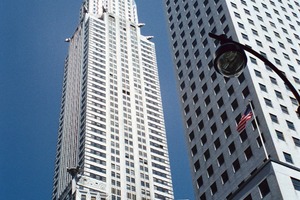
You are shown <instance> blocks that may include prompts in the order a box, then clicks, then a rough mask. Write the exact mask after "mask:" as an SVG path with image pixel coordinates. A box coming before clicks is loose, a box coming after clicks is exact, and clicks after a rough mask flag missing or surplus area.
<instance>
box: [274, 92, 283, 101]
mask: <svg viewBox="0 0 300 200" xmlns="http://www.w3.org/2000/svg"><path fill="white" fill-rule="evenodd" d="M275 94H276V96H277V98H279V99H283V97H282V94H281V92H279V91H277V90H275Z"/></svg>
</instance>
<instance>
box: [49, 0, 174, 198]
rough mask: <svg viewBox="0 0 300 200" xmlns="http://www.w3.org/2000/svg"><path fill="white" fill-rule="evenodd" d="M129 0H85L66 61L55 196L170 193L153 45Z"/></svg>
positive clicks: (161, 195) (163, 195) (158, 195)
mask: <svg viewBox="0 0 300 200" xmlns="http://www.w3.org/2000/svg"><path fill="white" fill-rule="evenodd" d="M142 25H143V24H141V23H138V16H137V10H136V4H135V2H134V0H93V1H90V0H85V1H83V4H82V7H81V11H80V19H79V25H78V27H77V29H76V30H75V32H74V34H73V36H72V37H71V38H69V39H67V40H66V41H67V42H69V44H70V47H69V53H68V56H67V58H66V60H65V68H64V79H63V91H62V102H61V112H60V121H59V122H60V123H59V131H58V143H57V154H56V161H55V174H54V185H53V194H52V199H53V200H66V199H80V200H83V199H87V200H100V199H101V200H102V199H111V200H120V199H122V200H123V199H133V200H134V199H136V200H140V199H141V200H152V199H173V188H172V181H171V173H170V165H169V156H168V151H167V142H166V133H165V125H164V119H163V112H162V102H161V96H160V86H159V79H158V70H157V64H156V54H155V46H154V44H153V43H152V42H150V41H149V39H150V37H147V36H143V35H141V32H140V27H141V26H142Z"/></svg>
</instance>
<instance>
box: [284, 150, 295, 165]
mask: <svg viewBox="0 0 300 200" xmlns="http://www.w3.org/2000/svg"><path fill="white" fill-rule="evenodd" d="M283 156H284V158H285V161H286V162H288V163H291V164H293V163H294V162H293V159H292V156H291V154H289V153H286V152H283Z"/></svg>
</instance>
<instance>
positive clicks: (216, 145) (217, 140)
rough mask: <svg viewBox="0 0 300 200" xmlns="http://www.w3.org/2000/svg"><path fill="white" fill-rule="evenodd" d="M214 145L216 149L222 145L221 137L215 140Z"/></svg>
mask: <svg viewBox="0 0 300 200" xmlns="http://www.w3.org/2000/svg"><path fill="white" fill-rule="evenodd" d="M214 146H215V149H216V150H217V149H218V148H219V147H220V146H221V142H220V139H219V138H217V139H216V140H215V141H214Z"/></svg>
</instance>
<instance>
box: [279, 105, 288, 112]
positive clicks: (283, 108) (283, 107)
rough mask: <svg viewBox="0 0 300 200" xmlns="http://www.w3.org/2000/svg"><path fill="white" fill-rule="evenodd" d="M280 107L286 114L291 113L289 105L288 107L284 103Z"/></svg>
mask: <svg viewBox="0 0 300 200" xmlns="http://www.w3.org/2000/svg"><path fill="white" fill-rule="evenodd" d="M280 108H281V111H282V112H283V113H285V114H289V111H288V109H287V107H286V106H284V105H280Z"/></svg>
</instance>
